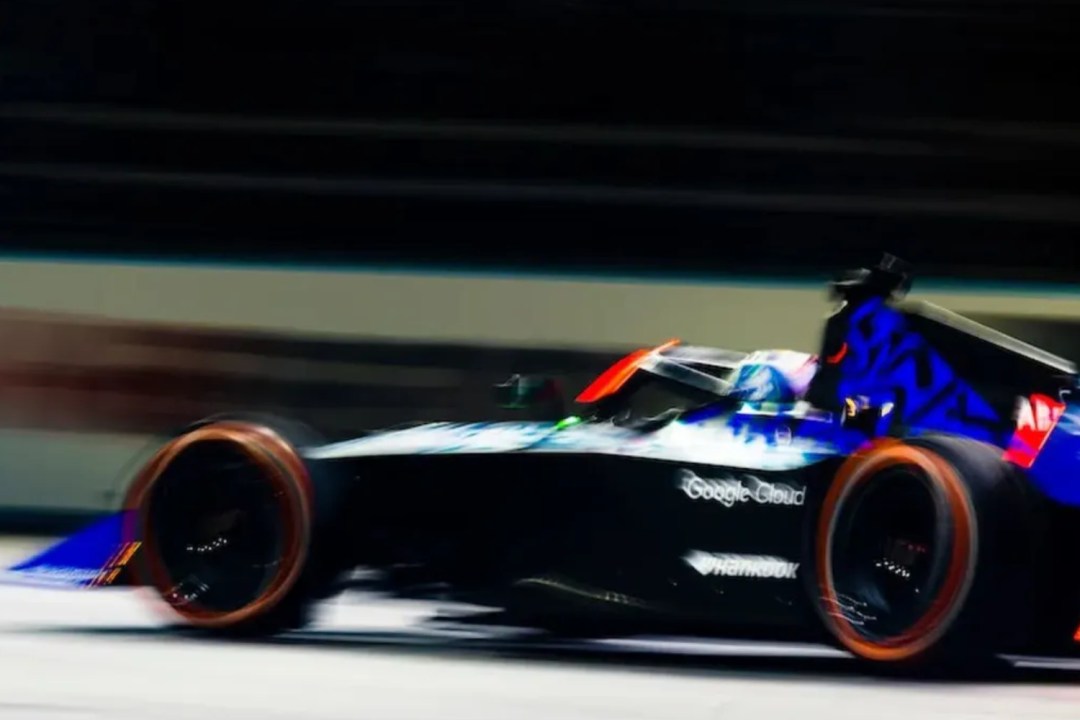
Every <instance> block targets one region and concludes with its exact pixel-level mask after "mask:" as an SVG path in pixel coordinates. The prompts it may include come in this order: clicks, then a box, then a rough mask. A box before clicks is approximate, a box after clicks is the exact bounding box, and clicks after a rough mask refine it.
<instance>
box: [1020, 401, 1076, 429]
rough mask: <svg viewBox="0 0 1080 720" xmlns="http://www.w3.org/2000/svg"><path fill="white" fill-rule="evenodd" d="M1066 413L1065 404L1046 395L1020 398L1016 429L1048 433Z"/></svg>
mask: <svg viewBox="0 0 1080 720" xmlns="http://www.w3.org/2000/svg"><path fill="white" fill-rule="evenodd" d="M1063 412H1065V403H1063V402H1058V401H1057V400H1055V399H1054V398H1052V397H1048V396H1046V395H1032V396H1031V397H1029V398H1020V402H1019V403H1017V409H1016V429H1017V430H1020V431H1021V432H1036V433H1048V432H1050V431H1051V430H1053V429H1054V426H1055V425H1057V421H1058V420H1060V419H1061V415H1062V413H1063Z"/></svg>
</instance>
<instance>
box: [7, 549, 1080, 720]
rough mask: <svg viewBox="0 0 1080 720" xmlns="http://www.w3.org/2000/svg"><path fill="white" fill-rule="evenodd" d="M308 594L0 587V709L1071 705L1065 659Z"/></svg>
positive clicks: (659, 713)
mask: <svg viewBox="0 0 1080 720" xmlns="http://www.w3.org/2000/svg"><path fill="white" fill-rule="evenodd" d="M7 550H8V552H0V560H9V559H10V556H11V552H10V548H7ZM325 610H326V612H325V613H324V615H323V616H322V617H321V618H320V622H319V623H318V625H316V626H315V627H314V628H312V630H310V631H305V632H303V633H295V634H293V635H289V636H285V637H282V638H279V639H276V640H272V641H265V642H253V643H221V642H212V641H208V640H204V639H200V638H195V637H190V636H187V635H185V634H184V633H181V632H178V631H175V630H172V629H170V628H169V627H168V625H167V623H166V622H164V621H163V618H162V617H161V616H159V615H157V614H156V613H155V612H153V611H152V610H150V608H149V607H148V605H147V604H146V603H145V602H144V601H143V599H142V598H140V597H138V596H137V594H136V593H134V592H132V591H125V590H105V591H97V592H80V591H65V590H43V589H33V588H23V587H0V717H5V718H6V717H11V718H28V719H31V720H32V719H35V718H50V719H55V720H67V719H68V718H71V719H76V718H79V719H81V718H123V719H127V718H131V719H132V720H134V719H136V718H138V719H139V720H154V719H157V718H160V719H163V720H176V719H180V718H185V719H186V718H192V719H193V720H194V719H195V718H199V720H206V718H221V719H222V720H227V719H229V718H260V719H261V720H276V719H278V718H281V719H284V718H290V719H293V718H304V720H317V719H320V718H351V719H361V720H368V719H369V718H370V719H372V720H374V719H378V720H404V719H406V718H408V719H413V718H416V719H418V720H419V719H421V718H422V719H424V720H489V719H490V720H532V719H533V718H536V719H538V720H539V719H540V718H543V719H544V720H645V719H649V720H653V719H655V720H671V719H672V718H678V719H679V720H697V719H699V718H700V719H705V718H708V719H710V720H742V719H744V718H745V719H747V720H750V719H753V720H760V718H763V717H764V718H785V719H786V718H799V719H800V720H806V719H814V718H829V719H830V720H843V719H846V718H851V720H866V718H875V720H891V719H893V718H896V719H897V720H899V719H900V718H903V719H904V720H911V718H949V719H950V720H961V719H967V718H972V719H974V718H981V719H983V720H985V719H987V718H1002V719H1003V720H1006V719H1007V720H1019V719H1020V718H1023V719H1024V720H1030V719H1031V718H1080V663H1066V664H1061V663H1031V662H1028V663H1026V664H1021V666H1019V667H1017V668H1015V669H1013V670H1011V671H1008V672H1004V673H1002V674H1001V675H1000V676H998V677H994V678H990V679H983V680H980V681H970V680H969V681H966V682H962V683H961V682H955V681H950V682H942V681H926V680H922V681H916V680H904V679H898V678H890V677H885V676H881V675H876V676H875V675H872V674H869V673H867V672H866V671H865V670H863V669H861V668H860V667H858V666H857V665H856V663H854V662H853V661H852V660H850V659H849V658H847V657H846V656H845V655H843V654H842V653H838V652H836V651H833V650H828V649H824V648H817V647H808V646H775V645H762V644H733V643H714V642H709V643H705V642H701V643H695V642H686V641H682V642H678V641H666V640H657V639H653V640H643V641H638V642H633V643H629V642H623V643H613V642H607V643H605V642H598V643H578V644H573V645H570V644H566V645H561V646H560V645H556V644H552V643H546V644H543V643H537V642H531V641H527V642H522V641H521V640H514V639H512V638H509V637H507V634H506V633H505V632H501V631H499V630H498V629H476V628H472V629H469V630H464V629H462V628H461V627H457V626H450V625H439V624H434V623H432V622H430V616H431V613H432V611H433V608H432V606H430V605H427V604H423V603H401V602H386V601H382V600H379V599H375V598H363V597H352V596H346V597H343V598H342V599H340V600H339V601H335V602H334V603H331V604H329V605H327V607H326V609H325Z"/></svg>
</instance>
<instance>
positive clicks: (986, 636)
mask: <svg viewBox="0 0 1080 720" xmlns="http://www.w3.org/2000/svg"><path fill="white" fill-rule="evenodd" d="M911 282H912V281H911V274H910V271H909V270H908V268H907V266H906V265H904V264H903V263H902V262H900V261H899V260H897V259H895V258H892V257H891V256H886V259H885V260H884V261H883V262H882V263H881V264H880V265H878V266H877V267H874V268H871V269H863V270H859V271H855V272H851V273H847V274H846V275H844V276H843V277H841V278H840V279H838V280H836V281H834V282H833V283H831V284H830V290H831V293H832V296H833V298H834V299H835V300H836V301H837V303H836V304H837V307H836V310H835V312H834V313H833V314H831V315H830V316H829V317H828V318H827V320H826V324H825V330H824V333H823V338H822V342H821V347H820V349H819V352H818V353H816V354H809V353H800V352H793V351H758V352H740V351H729V350H717V349H711V348H703V347H692V346H686V345H684V344H682V343H680V342H677V341H670V342H667V343H665V344H663V345H660V346H658V347H655V348H652V349H646V350H639V351H636V352H634V353H632V354H630V355H628V356H627V357H625V358H624V359H622V360H620V361H619V362H617V363H615V364H614V365H613V366H612V367H610V368H609V369H608V370H606V371H605V372H603V373H602V374H601V375H600V376H599V377H597V378H596V379H595V381H594V382H592V383H591V384H590V385H589V386H588V387H586V388H585V389H584V390H583V391H582V392H581V394H580V395H579V396H578V397H577V400H578V402H579V404H580V410H579V412H577V413H576V414H575V415H573V416H571V417H565V418H562V419H560V420H558V421H550V422H549V421H543V422H541V421H531V422H497V423H479V424H476V423H473V424H452V423H429V424H420V425H415V426H411V427H407V428H401V429H393V430H386V431H380V432H374V433H370V434H368V435H365V436H363V437H359V438H357V439H353V440H349V441H345V442H335V443H327V442H324V441H322V440H320V439H319V438H318V437H316V436H315V434H314V433H313V432H312V431H311V430H310V429H307V428H305V427H300V426H298V425H296V424H294V423H291V422H287V421H282V420H277V419H267V418H262V417H259V416H254V415H253V416H243V415H236V416H220V417H213V418H210V419H207V420H203V421H200V422H198V423H195V424H194V425H192V426H190V427H188V428H186V429H184V430H183V431H182V432H180V433H178V434H177V435H176V436H175V437H173V438H172V439H171V440H169V441H168V442H166V443H165V444H164V445H163V446H162V447H160V449H159V450H158V451H157V452H156V454H154V455H153V457H152V458H150V459H149V461H148V462H146V463H145V464H144V465H143V466H142V468H141V470H139V471H138V473H137V475H136V476H135V477H134V479H133V480H132V481H131V483H130V487H129V491H128V492H127V496H126V500H125V502H124V506H123V508H122V510H121V511H120V512H119V513H117V514H116V515H115V516H114V517H111V518H108V519H106V520H103V521H101V522H99V523H97V524H95V525H94V526H92V527H90V528H88V529H86V530H85V531H83V532H80V533H78V534H76V535H74V536H72V537H70V538H68V539H65V540H64V541H61V542H60V543H58V544H57V545H55V546H53V547H51V548H49V549H47V550H46V551H44V552H42V553H40V554H38V555H36V556H35V557H32V558H30V559H28V560H26V561H25V562H22V563H19V564H18V565H16V566H14V567H13V568H10V569H9V571H8V575H7V577H9V578H12V579H18V580H21V581H26V582H30V581H38V582H53V583H61V584H65V583H66V584H69V585H79V586H86V587H103V586H109V585H115V584H118V583H120V584H130V585H139V586H144V587H148V588H149V589H150V591H151V594H152V596H153V597H154V598H156V599H157V601H158V602H159V603H161V604H162V606H163V607H165V608H167V609H169V610H170V612H171V613H172V614H173V615H175V616H176V617H177V618H178V619H179V620H181V621H182V622H183V623H185V624H186V625H188V626H192V627H194V628H200V629H203V630H206V631H212V632H214V633H219V634H222V635H238V634H239V635H250V634H253V633H260V634H261V633H273V632H278V631H284V630H288V629H290V628H297V627H300V626H302V625H303V624H304V623H305V622H306V620H307V619H308V617H309V611H310V609H311V608H312V606H313V605H315V604H317V601H319V600H320V599H324V598H328V597H330V596H331V595H333V594H335V593H337V592H339V591H341V590H342V589H343V588H345V587H349V586H350V583H352V584H354V585H355V584H361V585H363V586H364V587H367V588H369V589H375V590H378V591H379V592H382V593H386V594H389V595H392V596H396V597H417V598H439V599H444V600H447V601H453V602H464V603H469V604H474V605H479V606H482V607H484V608H488V609H490V611H491V612H493V613H497V614H499V616H500V618H501V620H500V623H499V624H501V625H506V624H508V623H514V624H517V625H519V626H521V627H529V628H534V629H536V630H538V631H539V632H541V633H552V634H555V635H557V636H566V635H577V636H580V635H588V636H604V637H612V636H616V635H627V634H643V633H652V634H656V633H660V632H663V633H667V634H671V633H686V634H694V635H713V636H723V637H754V638H765V637H772V638H783V639H798V640H822V639H824V640H827V641H829V642H832V643H834V644H836V645H837V646H839V647H840V648H843V649H846V650H847V651H850V653H852V654H854V655H855V656H857V657H859V658H862V659H864V660H868V661H874V662H878V663H884V664H894V665H920V666H922V665H925V664H931V663H933V664H936V663H940V662H942V661H948V662H949V663H957V662H963V663H971V662H973V661H975V660H977V659H984V658H991V657H993V656H995V655H996V654H1002V653H1017V654H1023V653H1040V654H1043V655H1048V654H1069V653H1071V652H1072V650H1073V646H1074V644H1075V643H1077V642H1078V641H1080V633H1077V626H1078V625H1080V573H1078V572H1076V571H1075V569H1074V568H1073V567H1072V564H1071V561H1070V560H1069V559H1068V558H1070V557H1071V553H1072V552H1073V551H1074V550H1075V549H1076V548H1077V547H1080V537H1078V535H1080V512H1078V507H1080V472H1078V471H1080V414H1078V413H1075V412H1074V411H1073V408H1074V407H1075V406H1074V405H1070V404H1069V402H1070V401H1069V396H1070V394H1071V393H1072V391H1073V389H1074V388H1075V387H1076V385H1077V373H1076V368H1075V367H1074V365H1073V364H1072V363H1071V362H1069V361H1067V360H1064V359H1061V358H1058V357H1055V356H1053V355H1051V354H1050V353H1047V352H1044V351H1042V350H1039V349H1037V348H1034V347H1031V346H1029V345H1027V344H1025V343H1022V342H1020V341H1018V340H1016V339H1013V338H1011V337H1007V336H1005V335H1002V334H1000V333H998V332H996V331H993V330H991V329H989V328H987V327H984V326H982V325H979V324H977V323H974V322H972V321H970V320H967V319H964V318H961V317H959V316H956V315H954V314H952V313H950V312H948V311H946V310H944V309H941V308H938V307H935V306H932V305H929V304H925V303H913V302H911V301H910V300H908V299H906V297H905V296H906V295H907V294H908V291H909V290H910V287H911ZM541 380H542V379H541ZM551 387H552V386H551V384H550V383H547V382H543V381H538V380H534V379H531V378H521V377H515V378H513V379H512V380H511V382H509V383H507V384H505V385H503V386H501V387H500V388H499V392H500V394H501V396H502V397H503V399H504V401H506V402H511V401H513V402H517V403H519V404H521V403H526V404H527V403H528V402H530V401H531V400H536V399H537V398H539V397H541V396H542V395H543V394H544V393H545V392H548V391H550V389H551Z"/></svg>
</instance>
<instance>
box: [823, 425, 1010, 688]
mask: <svg viewBox="0 0 1080 720" xmlns="http://www.w3.org/2000/svg"><path fill="white" fill-rule="evenodd" d="M1028 518H1029V512H1028V510H1027V504H1026V498H1025V495H1024V493H1023V490H1022V486H1021V484H1020V483H1019V482H1018V477H1017V474H1016V471H1015V470H1014V469H1013V468H1012V467H1011V466H1010V465H1008V464H1007V463H1006V462H1005V461H1003V460H1002V459H1001V453H1000V451H998V450H996V449H995V448H992V447H990V446H988V445H985V444H982V443H977V442H974V441H970V440H965V439H959V438H950V437H940V436H927V437H920V438H914V439H910V440H906V441H894V440H889V441H885V442H882V443H879V444H877V445H875V446H874V447H872V448H871V449H869V450H868V451H865V452H862V453H859V454H857V455H855V456H853V457H852V458H850V459H849V460H848V461H847V462H845V463H844V464H843V466H841V468H840V469H839V471H838V472H837V474H836V476H835V478H834V479H833V482H832V485H831V487H830V489H829V491H828V494H827V495H826V498H825V500H824V503H823V506H822V511H821V515H820V518H819V522H818V525H817V530H816V538H815V571H816V581H817V582H816V585H817V587H816V591H817V593H818V598H817V603H816V605H817V607H818V610H819V613H820V616H821V618H822V620H823V621H824V624H825V626H826V628H827V629H828V630H829V632H830V633H831V634H832V636H833V637H834V638H835V639H836V640H837V642H838V644H839V645H840V646H841V647H843V648H844V649H846V650H848V651H849V652H851V653H853V654H854V655H856V656H857V657H859V658H862V659H864V660H869V661H874V662H877V663H882V664H891V665H897V666H909V667H910V666H920V667H930V666H941V665H944V666H950V665H951V666H952V667H954V668H956V669H958V668H959V666H960V665H971V664H975V663H979V662H982V661H984V660H988V659H990V658H991V657H992V656H993V655H994V653H996V652H1001V651H1002V650H1004V649H1006V648H1007V646H1008V645H1009V644H1010V643H1011V642H1013V641H1014V639H1015V638H1014V636H1015V635H1016V634H1020V633H1022V631H1023V625H1022V621H1023V618H1024V617H1025V615H1026V614H1025V613H1024V612H1022V611H1020V607H1019V606H1020V604H1021V603H1022V596H1023V588H1024V586H1025V585H1024V578H1023V572H1024V562H1023V561H1024V558H1025V557H1026V556H1027V548H1026V545H1025V543H1026V539H1027V538H1028V537H1029V534H1028V533H1027V532H1026V531H1025V529H1024V525H1025V524H1026V523H1027V521H1028Z"/></svg>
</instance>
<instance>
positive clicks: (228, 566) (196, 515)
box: [125, 415, 341, 636]
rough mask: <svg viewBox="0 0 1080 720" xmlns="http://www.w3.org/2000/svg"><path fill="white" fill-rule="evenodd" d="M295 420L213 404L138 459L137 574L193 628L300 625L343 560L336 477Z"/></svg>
mask: <svg viewBox="0 0 1080 720" xmlns="http://www.w3.org/2000/svg"><path fill="white" fill-rule="evenodd" d="M320 443H321V438H319V437H318V436H317V435H316V434H315V433H314V432H313V431H311V430H310V429H308V428H306V427H305V426H302V425H300V424H298V423H294V422H290V421H285V420H281V419H277V418H271V417H267V416H261V415H219V416H214V417H211V418H207V419H206V420H203V421H200V422H198V423H195V424H193V425H191V426H189V427H187V428H185V429H183V430H182V431H181V432H179V433H178V434H177V435H176V436H175V437H174V438H173V439H172V440H171V441H169V442H167V443H166V444H165V445H164V446H162V447H161V448H160V449H159V450H158V452H157V453H156V454H154V456H153V457H152V458H151V459H150V460H149V461H148V462H147V463H146V464H145V465H144V466H143V467H142V469H141V470H140V471H139V473H138V474H137V476H136V478H135V480H134V481H133V482H132V484H131V487H130V489H129V491H128V494H127V497H126V500H125V509H126V510H127V511H128V514H127V517H128V522H127V534H128V536H129V538H130V539H131V540H133V541H135V542H139V543H140V544H141V545H140V551H139V552H138V553H137V554H136V558H135V560H134V562H133V568H132V572H133V576H134V579H135V582H136V584H138V585H143V586H147V587H148V588H149V589H150V590H151V592H152V594H153V595H154V596H155V597H156V599H157V600H158V601H160V602H162V603H163V604H164V605H165V606H166V607H167V608H168V609H169V610H170V612H171V614H172V615H173V616H175V617H177V618H178V619H179V620H180V621H181V622H182V623H183V624H185V625H187V626H188V627H191V628H194V629H197V630H201V631H207V632H211V633H214V634H219V635H230V636H252V635H266V634H273V633H277V632H281V631H284V630H289V629H295V628H298V627H302V626H303V625H305V624H306V623H307V622H308V620H309V618H310V616H311V609H312V608H311V605H312V603H313V601H314V599H316V598H317V597H320V595H321V594H322V592H323V591H324V590H325V588H326V587H327V586H328V585H329V584H330V583H331V582H332V579H333V577H334V576H335V575H336V572H337V570H338V568H337V566H336V565H335V564H334V563H333V561H332V560H331V558H332V557H333V556H334V553H333V552H332V550H333V546H334V543H335V540H336V533H337V531H338V528H339V520H340V513H339V511H338V510H337V507H338V502H337V501H338V499H339V497H338V496H339V493H340V490H341V488H340V486H339V484H338V482H337V480H336V479H335V478H333V477H331V476H330V475H329V474H327V472H326V468H324V467H322V466H320V465H318V464H316V463H312V462H310V461H308V460H306V459H305V458H304V457H303V456H302V454H301V450H302V449H303V448H305V447H310V446H313V445H317V444H320Z"/></svg>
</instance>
